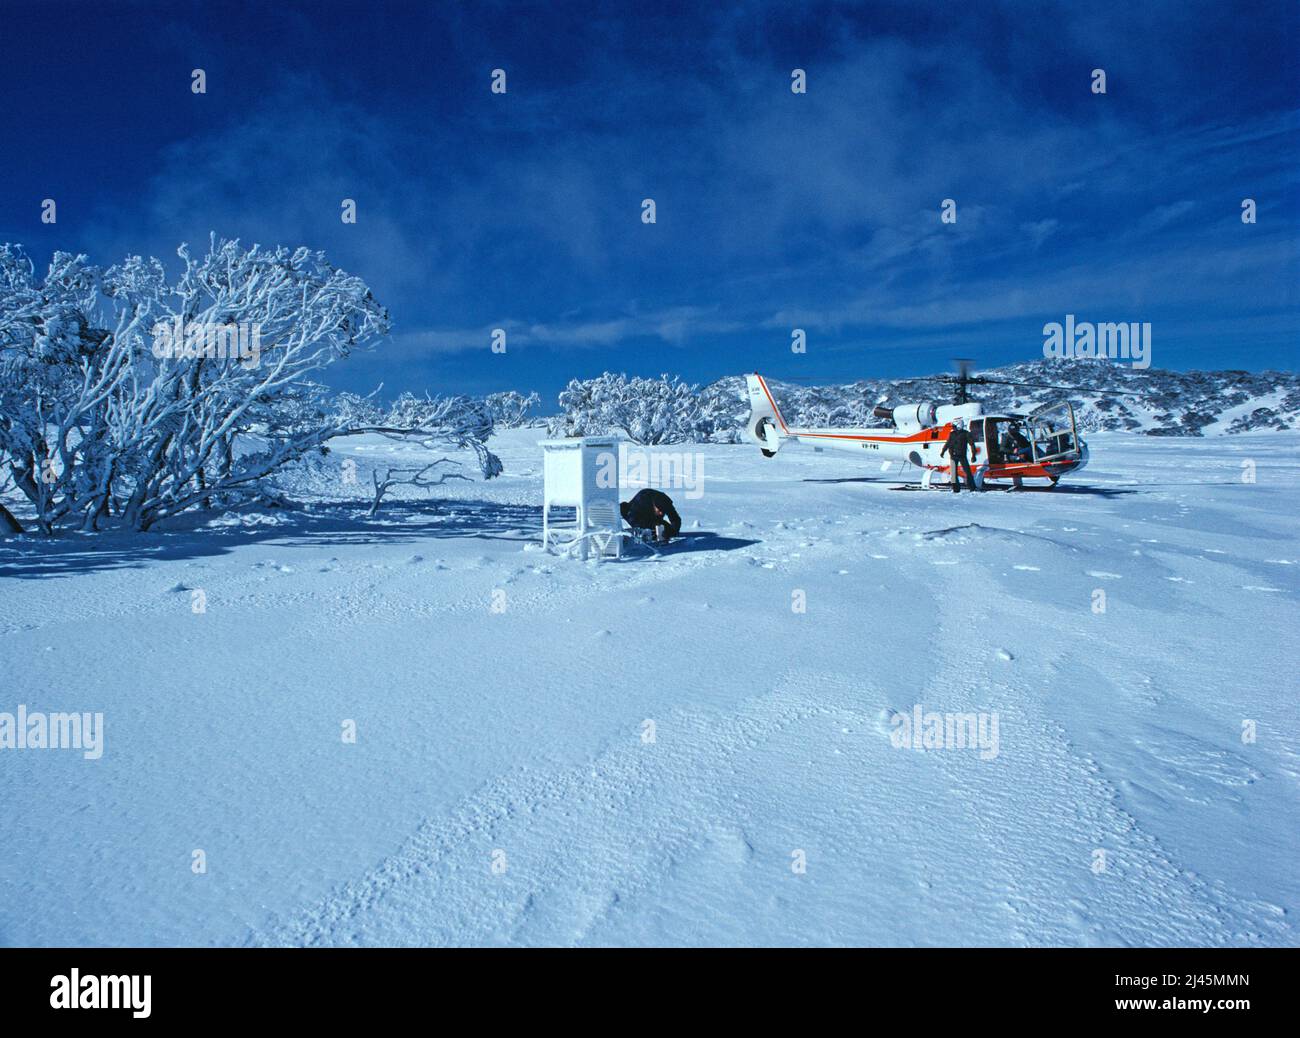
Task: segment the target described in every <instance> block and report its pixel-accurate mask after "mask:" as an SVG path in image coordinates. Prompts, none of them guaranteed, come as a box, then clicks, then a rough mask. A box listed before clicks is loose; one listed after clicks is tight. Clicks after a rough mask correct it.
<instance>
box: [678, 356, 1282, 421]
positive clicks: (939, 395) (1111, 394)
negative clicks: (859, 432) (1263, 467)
mask: <svg viewBox="0 0 1300 1038" xmlns="http://www.w3.org/2000/svg"><path fill="white" fill-rule="evenodd" d="M973 374H980V375H987V376H988V377H990V378H997V379H1006V380H1008V381H1013V382H1019V381H1023V382H1040V383H1052V384H1053V385H1061V386H1069V387H1072V388H1071V390H1070V391H1069V392H1062V391H1060V390H1056V389H1035V388H1022V387H1015V386H974V387H972V389H971V395H972V398H973V399H977V400H981V401H983V403H984V405H985V410H986V411H990V412H996V411H1018V412H1029V411H1032V410H1034V409H1035V408H1036V407H1039V406H1040V405H1042V404H1046V403H1049V402H1052V401H1055V400H1060V399H1061V398H1062V397H1065V398H1068V399H1069V400H1070V402H1071V403H1072V404H1073V405H1074V409H1075V415H1076V417H1077V419H1078V421H1079V426H1080V428H1081V429H1083V430H1086V431H1090V432H1093V431H1099V430H1102V431H1117V432H1134V433H1144V434H1146V435H1148V436H1217V435H1222V434H1230V433H1241V432H1257V431H1260V430H1266V429H1295V428H1300V374H1296V373H1294V372H1281V371H1263V372H1249V371H1185V372H1182V371H1163V370H1160V369H1156V368H1152V369H1149V370H1146V371H1139V370H1135V369H1134V368H1131V367H1128V366H1127V365H1122V364H1117V363H1114V362H1112V361H1109V360H1104V359H1103V360H1048V359H1044V360H1035V361H1029V362H1026V363H1022V364H1009V365H1007V366H1005V367H1000V368H989V369H985V370H981V371H978V372H973ZM768 382H769V385H770V386H771V387H772V389H773V392H774V393H775V394H776V396H777V400H778V404H779V406H780V407H781V410H782V415H783V417H784V418H785V419H786V421H787V422H791V423H793V424H798V425H831V426H841V425H856V426H867V427H870V426H887V425H888V424H889V423H888V422H886V421H882V420H881V419H879V418H875V417H873V416H872V414H871V411H872V409H873V408H874V407H875V406H876V404H877V403H881V404H884V405H886V406H892V405H894V404H898V403H903V402H907V401H911V402H914V403H915V402H920V401H925V400H933V401H936V402H938V403H947V402H949V401H950V400H951V399H952V396H951V394H952V387H951V386H948V385H945V384H944V383H942V382H932V381H926V380H925V379H920V378H917V379H906V378H903V379H862V380H860V381H858V382H853V383H850V384H848V385H829V386H803V385H795V384H792V383H789V382H782V381H781V380H780V379H769V380H768ZM1118 390H1123V391H1127V392H1130V393H1135V394H1136V395H1134V396H1126V395H1121V393H1119V392H1117V391H1118ZM701 396H702V397H703V398H704V400H705V405H706V409H707V410H708V411H709V412H710V413H711V414H713V415H714V416H715V422H716V427H717V429H718V433H717V434H716V435H715V438H716V439H732V440H734V439H737V438H739V433H740V429H741V427H742V425H743V423H744V420H745V417H746V416H747V415H748V414H749V405H748V403H747V401H746V397H745V383H744V379H743V378H741V377H740V376H729V377H727V378H724V379H719V380H718V381H717V382H714V383H712V384H711V385H709V386H706V387H705V388H704V389H702V390H701ZM726 415H734V418H735V421H734V426H735V428H734V432H731V433H728V431H727V427H728V423H727V422H726V421H725V420H718V419H722V418H723V416H726Z"/></svg>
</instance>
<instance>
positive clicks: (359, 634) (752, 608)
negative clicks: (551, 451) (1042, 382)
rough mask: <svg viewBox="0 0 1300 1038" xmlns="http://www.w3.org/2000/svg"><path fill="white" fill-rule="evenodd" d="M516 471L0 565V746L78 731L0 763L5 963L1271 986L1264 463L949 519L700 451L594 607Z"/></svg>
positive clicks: (1143, 441) (1274, 531)
mask: <svg viewBox="0 0 1300 1038" xmlns="http://www.w3.org/2000/svg"><path fill="white" fill-rule="evenodd" d="M539 435H540V434H539V433H538V432H537V431H536V430H531V431H515V432H511V433H508V434H505V435H503V436H501V437H498V438H496V439H494V440H493V442H492V447H493V449H494V450H496V451H498V452H499V453H500V455H501V457H502V460H503V461H504V462H505V465H506V475H505V476H503V477H502V478H501V479H499V480H495V481H493V482H490V483H482V482H477V481H476V482H474V483H459V484H450V485H448V486H447V487H446V488H443V490H441V491H439V492H437V498H436V503H435V502H434V501H425V500H424V499H422V498H420V499H412V500H408V501H394V502H392V503H391V504H386V505H385V508H384V510H383V511H381V513H380V515H379V516H378V518H376V519H373V520H368V519H366V518H365V515H364V512H365V509H364V507H363V506H362V505H360V504H359V503H358V500H357V499H359V497H360V496H362V495H361V494H360V493H354V494H352V495H351V496H352V497H353V498H354V499H353V500H352V501H348V500H346V498H347V497H348V494H347V493H346V492H345V490H339V492H338V493H337V494H335V495H333V496H331V494H330V493H328V492H327V491H325V490H321V491H320V492H319V493H318V494H317V495H316V500H315V501H313V503H312V504H311V506H310V507H306V508H303V509H300V510H273V511H268V512H265V513H262V514H259V515H245V516H241V517H237V518H231V519H227V520H223V521H221V522H219V523H216V524H214V525H213V526H212V527H211V528H208V529H205V530H201V531H196V530H194V529H193V528H192V526H191V528H188V529H183V528H175V529H172V530H170V531H163V532H158V533H152V534H146V535H141V536H133V537H117V536H98V537H79V536H73V535H69V536H65V537H62V538H60V539H58V540H56V541H54V542H51V543H42V542H41V541H39V540H38V539H36V538H26V539H17V538H10V539H8V540H5V541H0V574H2V576H3V580H2V581H0V630H2V632H3V634H2V640H0V652H2V653H3V674H4V681H3V688H4V700H3V701H0V711H8V712H14V711H16V709H17V707H18V705H19V704H23V705H25V706H26V708H27V710H29V711H60V710H67V711H92V712H94V711H102V712H103V714H104V746H103V756H102V757H101V758H100V759H98V760H87V759H84V756H83V754H82V753H81V752H79V751H76V750H52V749H44V750H42V749H24V750H20V749H13V750H9V749H6V750H0V797H2V799H3V811H4V827H3V835H2V836H0V943H5V944H11V945H25V944H38V945H45V944H50V945H57V944H71V945H76V944H107V945H136V944H143V945H155V944H164V945H172V944H177V945H191V944H199V945H208V944H216V945H229V944H234V945H245V944H289V945H299V944H385V945H390V944H419V945H426V944H429V945H443V944H457V945H462V944H562V945H568V944H599V945H604V944H719V943H720V944H750V943H759V944H884V945H984V944H995V945H1058V944H1060V945H1095V944H1106V945H1115V944H1120V945H1129V944H1134V945H1147V944H1155V945H1186V944H1194V945H1195V944H1208V945H1220V944H1226V945H1253V944H1266V945H1294V944H1296V943H1297V940H1296V937H1297V930H1296V913H1297V910H1300V877H1298V874H1297V869H1296V862H1297V861H1298V860H1300V716H1298V715H1300V705H1298V703H1300V698H1298V697H1297V695H1296V688H1295V661H1296V659H1297V657H1300V645H1298V644H1297V642H1298V638H1297V627H1298V626H1300V625H1298V624H1297V619H1298V617H1297V611H1296V593H1297V587H1298V583H1300V582H1298V580H1297V576H1298V574H1300V545H1298V544H1297V537H1296V534H1297V515H1298V514H1300V487H1298V486H1297V484H1298V483H1300V454H1298V453H1297V447H1300V435H1295V434H1290V433H1275V434H1255V435H1249V436H1245V435H1243V436H1235V437H1222V438H1214V439H1206V440H1190V439H1177V440H1175V439H1163V438H1152V437H1140V436H1124V435H1119V434H1106V435H1095V436H1092V437H1090V447H1091V448H1092V463H1091V465H1090V467H1089V468H1088V469H1087V470H1086V471H1085V472H1084V473H1082V474H1081V475H1080V476H1079V477H1078V478H1077V479H1076V480H1075V481H1074V482H1073V483H1072V484H1063V485H1062V487H1061V488H1060V489H1058V490H1057V491H1054V492H1050V493H1024V494H1004V493H987V494H984V495H980V496H971V495H966V494H963V495H961V496H960V497H953V495H951V494H949V493H947V492H946V491H944V492H942V493H938V492H930V493H922V492H903V491H897V490H893V489H891V485H892V484H891V483H889V482H884V481H878V480H877V478H876V477H877V476H878V475H879V474H878V473H877V472H875V471H873V470H869V467H868V466H866V465H864V464H863V463H860V462H858V461H857V460H856V459H854V458H852V457H844V456H839V455H831V454H822V455H818V454H813V453H800V452H799V449H798V448H787V449H786V450H784V451H783V452H782V453H781V454H780V455H779V456H778V457H777V458H776V459H774V460H770V461H768V460H765V459H763V458H762V457H760V456H759V454H758V452H757V450H755V449H754V448H752V447H735V446H706V447H704V448H703V449H702V457H703V466H704V469H703V471H704V484H703V496H702V497H700V498H699V499H698V500H692V499H689V498H688V497H687V495H686V494H685V493H684V492H673V491H670V492H671V493H673V495H674V497H675V499H676V500H677V503H678V505H679V507H680V510H681V511H682V513H683V516H684V518H685V521H686V527H687V531H688V532H689V533H691V534H693V536H691V537H689V538H688V539H687V540H686V541H685V542H683V544H682V546H681V547H680V548H679V549H677V550H675V551H673V552H671V553H668V554H665V555H663V556H658V557H656V556H649V557H647V556H645V555H638V556H637V557H634V558H628V559H625V560H624V561H622V562H619V563H609V564H600V565H596V564H594V563H589V564H584V563H580V562H575V561H568V560H564V559H559V558H555V557H551V556H548V555H545V554H543V553H542V552H541V551H540V550H539V549H538V545H537V541H538V532H539V530H540V502H541V478H540V461H541V458H540V451H539V450H538V449H537V448H536V446H535V441H536V440H537V439H538V438H539ZM390 449H391V448H389V447H388V446H386V445H385V443H384V441H378V440H376V441H363V442H356V443H353V444H351V445H350V446H349V447H348V448H346V449H345V450H344V451H342V452H339V453H337V454H336V455H335V459H336V462H337V461H339V460H346V456H348V455H350V456H351V457H352V458H353V459H354V460H355V461H356V462H357V465H358V473H359V476H358V478H359V480H360V482H361V486H360V487H359V488H355V489H357V490H360V491H364V490H365V488H366V486H367V485H368V483H369V474H368V473H369V466H370V465H371V463H372V462H373V461H374V460H375V459H376V458H378V457H381V456H382V455H383V454H384V453H385V452H386V451H389V450H390ZM1244 461H1251V462H1253V463H1254V465H1255V467H1256V482H1254V483H1246V482H1243V481H1242V471H1243V469H1242V463H1243V462H1244ZM1099 590H1100V591H1102V592H1104V595H1105V598H1104V603H1105V610H1104V612H1102V611H1096V610H1095V603H1098V602H1100V601H1101V599H1100V598H1099V597H1098V595H1097V592H1098V591H1099ZM196 592H201V595H197V594H196ZM797 592H802V593H803V597H804V599H805V600H806V611H805V612H802V613H801V612H797V611H796V610H795V609H794V608H793V607H792V604H793V603H795V602H796V600H797V599H798V598H799V596H798V594H797ZM200 599H202V601H203V602H204V603H205V609H204V610H203V611H200V612H196V611H195V608H196V605H195V604H196V602H199V601H200ZM494 605H495V606H496V609H495V610H494ZM917 706H919V707H920V708H921V709H922V711H923V713H928V712H938V713H945V712H949V713H975V714H978V715H980V716H981V718H982V720H984V721H987V722H988V725H989V726H988V727H986V729H985V731H986V733H991V731H992V729H991V724H992V719H993V718H996V721H997V729H996V732H997V741H996V746H995V747H991V746H990V745H988V744H986V746H985V749H983V750H981V749H979V748H973V749H972V748H956V747H953V748H935V749H929V750H916V749H909V748H905V747H900V746H896V745H895V742H896V741H898V738H897V737H898V733H899V732H900V731H901V728H900V727H899V726H898V725H896V724H895V723H893V722H892V721H891V718H892V717H893V716H894V715H895V713H896V712H897V713H902V714H906V715H908V716H909V717H911V716H913V715H914V714H913V712H914V708H915V707H917ZM349 720H350V721H353V722H355V725H356V732H357V738H356V741H355V743H348V742H345V741H344V739H343V738H342V736H341V732H342V729H343V725H344V722H345V721H349ZM648 721H649V722H653V727H651V726H649V725H647V724H646V722H648ZM1251 722H1253V724H1251ZM1251 732H1253V735H1254V739H1253V741H1251V738H1250V733H1251ZM651 733H652V734H653V740H652V741H651V740H650V734H651ZM1243 734H1245V738H1243ZM891 736H892V738H891ZM993 749H995V750H996V752H992V750H993ZM195 850H202V851H203V853H204V855H205V856H206V864H207V871H206V872H204V873H198V874H196V873H195V872H194V871H193V870H192V868H191V863H192V860H193V854H194V852H195ZM801 862H802V863H804V865H805V867H803V868H802V869H801V868H800V863H801Z"/></svg>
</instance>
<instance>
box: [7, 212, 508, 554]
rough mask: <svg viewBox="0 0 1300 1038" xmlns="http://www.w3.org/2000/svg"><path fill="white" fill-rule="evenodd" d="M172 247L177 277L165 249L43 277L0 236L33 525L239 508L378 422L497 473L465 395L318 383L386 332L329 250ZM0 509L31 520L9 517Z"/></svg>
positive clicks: (13, 461) (131, 522)
mask: <svg viewBox="0 0 1300 1038" xmlns="http://www.w3.org/2000/svg"><path fill="white" fill-rule="evenodd" d="M177 254H178V255H179V256H180V258H181V260H182V261H183V264H184V266H183V270H182V271H181V272H180V275H179V277H178V278H177V279H176V280H175V281H174V282H170V281H169V280H168V278H167V275H166V272H165V271H164V269H163V265H162V264H161V263H160V262H159V261H158V260H156V259H152V258H150V259H143V258H141V257H138V256H134V257H129V258H127V259H126V260H124V261H123V262H122V263H120V264H117V265H114V266H112V267H109V268H107V269H102V268H99V267H95V266H92V265H91V264H89V263H88V262H87V259H86V257H85V256H74V255H71V254H68V253H64V252H59V253H56V254H55V255H54V258H53V260H52V261H51V263H50V266H49V268H48V270H47V271H46V273H45V275H44V277H41V278H38V277H37V276H36V273H35V268H34V266H33V264H32V263H31V261H30V260H29V259H28V258H27V257H26V255H25V254H24V253H23V251H22V250H21V248H19V247H15V246H9V245H0V471H3V472H4V473H5V477H6V479H7V481H8V482H9V483H10V484H11V488H12V489H16V490H17V491H19V492H20V493H21V495H22V497H24V498H25V499H26V502H27V505H28V506H29V508H30V511H31V512H32V513H33V515H34V522H35V525H36V526H37V528H39V529H40V530H42V531H44V532H46V533H49V532H51V531H53V530H54V529H55V528H57V527H61V526H71V527H79V528H80V529H83V530H94V529H97V528H98V527H99V526H100V525H101V524H103V523H105V522H107V521H111V522H112V523H114V524H115V525H121V526H124V527H126V528H128V529H133V530H147V529H149V528H150V527H151V526H152V525H153V524H155V523H156V522H158V521H159V520H161V519H164V518H167V517H169V516H174V515H177V514H179V513H181V512H184V511H186V510H187V509H191V508H195V507H199V506H204V507H207V506H213V507H221V506H226V505H231V504H235V503H238V502H239V501H241V500H246V499H248V498H249V497H254V496H257V495H258V494H259V493H261V492H263V491H264V489H265V480H266V479H267V477H268V476H269V475H270V474H271V473H273V472H275V471H276V470H277V469H279V468H281V467H282V466H284V465H285V464H286V463H288V462H290V461H293V460H295V459H298V458H301V457H303V456H304V455H305V454H307V453H309V452H313V451H316V452H319V450H320V449H321V448H322V447H323V445H324V444H325V443H326V442H327V441H328V440H329V439H331V438H333V437H335V436H339V435H345V434H348V433H352V432H357V431H365V430H366V429H367V428H369V427H370V426H371V425H372V424H382V425H383V426H384V428H385V429H386V430H387V431H388V432H389V433H391V434H396V433H397V431H398V430H399V429H401V430H403V431H404V433H405V434H406V435H408V436H413V437H414V438H416V439H417V440H421V441H422V442H423V441H428V442H430V443H432V442H435V441H437V442H451V443H455V444H459V445H476V449H477V451H478V456H479V460H480V464H481V467H482V468H483V470H484V474H485V475H488V474H495V472H494V471H493V469H494V465H495V470H496V471H499V462H496V461H495V458H494V457H493V456H492V455H490V453H489V452H487V451H486V449H484V448H482V440H483V439H485V438H486V434H487V433H490V431H491V418H490V416H489V415H488V414H487V412H486V409H484V408H481V407H470V406H469V404H468V403H467V402H466V401H465V400H464V398H455V400H454V401H453V402H442V403H438V402H434V401H428V402H424V403H411V402H410V401H406V402H403V403H402V406H401V407H400V408H397V410H396V411H394V412H390V413H389V414H385V415H375V414H374V413H372V411H373V409H371V408H370V406H369V404H368V403H367V402H366V401H364V400H361V399H360V398H351V399H348V398H344V399H342V400H340V401H330V400H329V399H328V398H327V396H326V395H325V393H324V390H323V389H322V388H321V387H320V386H319V385H317V384H315V383H314V382H313V381H312V380H311V376H312V375H313V374H314V373H315V372H317V371H319V370H320V369H322V368H324V367H325V366H327V365H328V364H330V363H332V362H334V361H335V360H338V359H340V358H342V357H346V356H347V355H348V354H349V353H350V352H351V351H352V349H353V348H354V347H357V346H360V345H364V344H366V343H369V342H371V341H373V340H375V339H377V338H378V337H380V336H382V335H384V334H385V333H386V332H387V330H388V314H387V312H386V311H385V310H384V309H383V308H382V307H381V306H380V305H379V304H378V302H376V300H375V299H374V297H373V296H372V295H371V292H370V290H369V289H368V288H367V287H366V285H365V283H364V282H363V281H362V280H361V279H360V278H358V277H355V276H353V275H351V274H347V273H345V272H344V271H341V270H338V269H337V268H335V267H333V266H332V265H331V264H330V263H329V262H328V261H327V260H326V259H325V257H324V254H322V253H320V252H313V251H311V250H308V249H305V248H299V249H295V250H289V249H285V248H275V249H263V248H261V247H259V246H256V245H255V246H253V247H252V248H251V249H245V248H243V247H241V246H240V245H239V243H238V242H234V241H224V240H223V241H218V240H217V239H216V237H215V236H213V238H212V239H211V241H210V244H209V248H208V251H207V253H206V255H204V256H202V257H200V258H196V257H194V256H192V255H191V254H190V251H189V249H188V248H187V247H186V246H184V245H182V246H181V247H180V248H179V249H178V250H177ZM395 407H396V405H395ZM485 430H486V432H485ZM439 437H445V440H440V439H439ZM3 490H4V487H3V486H0V492H2V491H3ZM0 520H2V521H3V522H4V524H5V525H7V526H8V527H9V528H10V529H11V530H18V529H20V528H21V527H20V526H19V520H18V519H17V518H16V517H15V516H14V515H12V514H10V512H9V511H8V510H0Z"/></svg>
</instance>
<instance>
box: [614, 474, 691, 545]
mask: <svg viewBox="0 0 1300 1038" xmlns="http://www.w3.org/2000/svg"><path fill="white" fill-rule="evenodd" d="M656 506H658V508H659V510H660V511H661V512H663V515H662V516H659V515H656V514H655V507H656ZM619 508H620V510H621V511H622V513H623V518H624V519H626V520H627V524H628V525H629V526H632V527H636V528H639V529H643V530H646V529H648V530H653V529H654V528H655V527H656V526H662V527H663V528H664V539H665V540H667V539H668V538H669V537H676V536H677V534H678V532H679V531H680V530H681V528H682V517H681V516H680V515H678V514H677V509H675V508H674V507H673V499H672V498H671V497H669V496H668V495H667V494H665V493H664V492H663V491H662V490H654V489H652V488H651V487H646V488H645V489H644V490H640V491H637V494H636V496H635V497H634V498H632V500H631V501H624V502H623V504H622V505H620V506H619Z"/></svg>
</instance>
